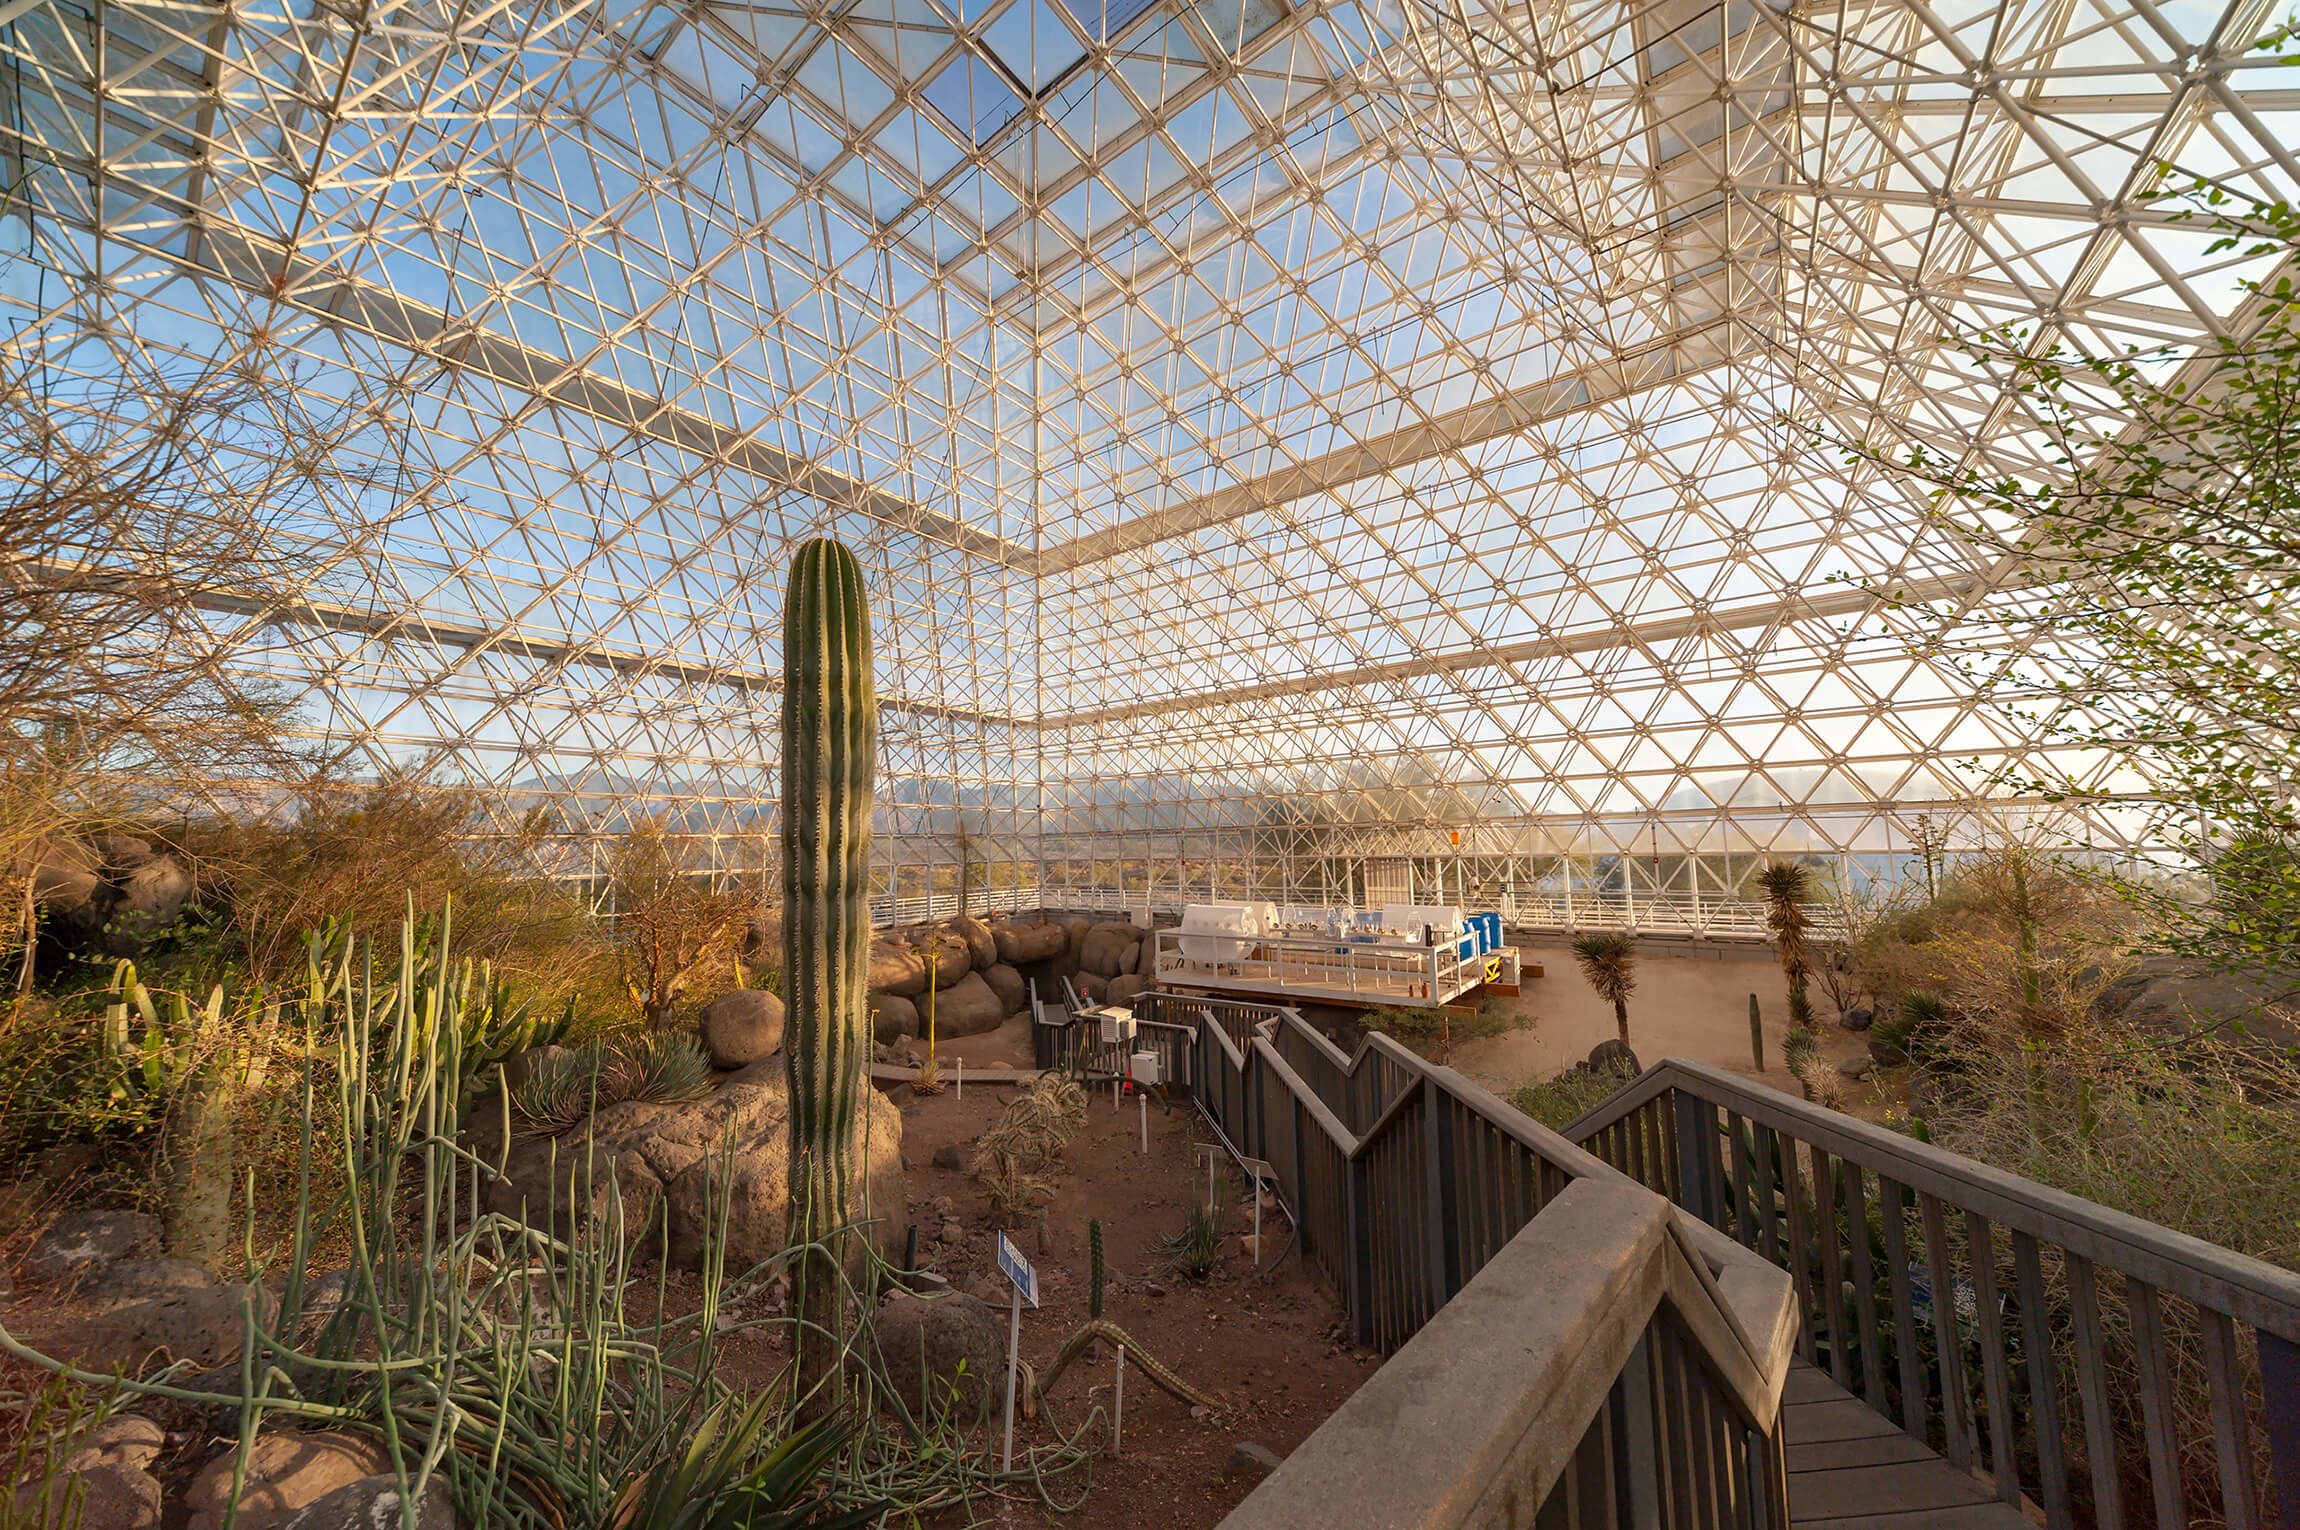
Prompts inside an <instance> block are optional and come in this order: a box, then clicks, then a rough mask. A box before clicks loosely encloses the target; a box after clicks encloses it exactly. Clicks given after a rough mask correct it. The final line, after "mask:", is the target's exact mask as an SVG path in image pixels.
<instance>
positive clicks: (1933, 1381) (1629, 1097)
mask: <svg viewBox="0 0 2300 1530" xmlns="http://www.w3.org/2000/svg"><path fill="white" fill-rule="evenodd" d="M1565 1135H1566V1136H1568V1137H1570V1138H1572V1139H1573V1140H1575V1141H1576V1142H1579V1143H1581V1144H1583V1145H1584V1146H1586V1147H1587V1148H1588V1149H1589V1150H1590V1151H1591V1152H1592V1153H1594V1154H1595V1155H1596V1156H1598V1157H1599V1158H1602V1159H1604V1160H1605V1161H1606V1162H1607V1163H1609V1164H1611V1165H1613V1166H1614V1167H1615V1168H1617V1169H1619V1170H1621V1171H1622V1172H1623V1173H1625V1174H1627V1175H1629V1176H1630V1177H1631V1178H1633V1179H1636V1180H1637V1181H1639V1182H1640V1183H1642V1184H1644V1185H1646V1186H1648V1187H1649V1188H1651V1189H1653V1190H1656V1191H1658V1192H1660V1193H1662V1194H1665V1195H1667V1196H1668V1197H1669V1198H1670V1199H1671V1200H1673V1201H1674V1202H1675V1203H1676V1204H1677V1205H1678V1206H1680V1207H1681V1208H1683V1209H1684V1210H1686V1211H1687V1212H1689V1213H1691V1214H1692V1215H1694V1216H1698V1217H1699V1218H1701V1219H1702V1220H1703V1221H1704V1222H1705V1223H1707V1224H1708V1225H1710V1226H1712V1227H1714V1228H1716V1229H1717V1230H1718V1231H1720V1232H1722V1233H1725V1234H1727V1235H1729V1236H1731V1237H1732V1238H1733V1239H1734V1240H1735V1241H1736V1242H1738V1243H1739V1244H1741V1245H1742V1246H1743V1247H1746V1248H1749V1249H1752V1250H1754V1251H1755V1252H1757V1253H1758V1254H1759V1255H1761V1256H1762V1257H1764V1258H1765V1259H1766V1260H1768V1261H1770V1262H1771V1263H1773V1264H1775V1265H1777V1266H1780V1267H1781V1268H1783V1269H1785V1270H1786V1271H1788V1273H1789V1275H1790V1278H1791V1281H1792V1282H1793V1284H1794V1287H1795V1290H1796V1294H1797V1333H1796V1342H1797V1347H1798V1349H1799V1351H1800V1353H1802V1354H1803V1355H1804V1357H1805V1358H1806V1359H1807V1360H1809V1361H1812V1362H1814V1363H1816V1364H1820V1365H1825V1366H1827V1367H1828V1369H1829V1372H1830V1374H1831V1375H1832V1377H1833V1378H1834V1379H1835V1380H1836V1381H1837V1383H1838V1384H1839V1385H1841V1386H1843V1387H1845V1388H1846V1389H1847V1390H1849V1391H1853V1392H1855V1393H1856V1394H1857V1395H1858V1396H1860V1397H1861V1398H1862V1399H1863V1400H1864V1401H1866V1402H1867V1403H1868V1404H1869V1405H1870V1406H1871V1407H1872V1408H1875V1409H1876V1410H1877V1411H1878V1412H1879V1413H1881V1414H1883V1415H1885V1416H1886V1417H1887V1418H1890V1419H1892V1420H1893V1421H1895V1422H1896V1423H1898V1424H1899V1425H1900V1426H1901V1427H1902V1428H1903V1429H1904V1430H1906V1431H1907V1433H1908V1434H1909V1435H1911V1436H1912V1437H1913V1438H1915V1439H1916V1440H1918V1441H1921V1442H1923V1443H1925V1444H1926V1445H1928V1446H1930V1447H1931V1448H1933V1449H1936V1450H1938V1451H1939V1452H1940V1453H1941V1454H1942V1455H1944V1456H1946V1457H1947V1458H1948V1460H1949V1461H1950V1462H1951V1463H1952V1464H1953V1465H1956V1466H1959V1467H1964V1468H1966V1469H1969V1470H1971V1471H1974V1472H1975V1473H1981V1472H1983V1471H1984V1470H1985V1472H1986V1474H1987V1477H1988V1479H1989V1480H1990V1481H1992V1482H1993V1484H1994V1486H1995V1488H1996V1492H1997V1496H1998V1497H1999V1498H2001V1499H2002V1500H2004V1501H2005V1502H2006V1503H2009V1504H2018V1503H2021V1502H2022V1501H2023V1500H2027V1501H2028V1502H2029V1503H2031V1504H2033V1505H2034V1506H2035V1507H2036V1509H2037V1511H2038V1512H2040V1513H2041V1515H2042V1517H2043V1519H2044V1521H2045V1523H2046V1524H2047V1525H2048V1526H2050V1527H2054V1530H2061V1527H2067V1530H2075V1527H2078V1526H2083V1525H2095V1526H2101V1527H2124V1526H2141V1525H2154V1526H2156V1527H2158V1530H2170V1527H2174V1526H2186V1525H2192V1524H2205V1523H2213V1524H2219V1525H2223V1526H2226V1527H2227V1530H2262V1527H2267V1526H2282V1527H2287V1530H2289V1527H2295V1526H2300V1275H2295V1274H2293V1273H2291V1272H2289V1271H2286V1270H2281V1269H2278V1268H2276V1267H2275V1266H2273V1265H2269V1264H2265V1263H2263V1262H2261V1261H2259V1260H2257V1259H2250V1258H2246V1257H2245V1256H2243V1255H2241V1254H2236V1253H2231V1252H2230V1251H2228V1250H2226V1249H2222V1248H2217V1247H2215V1246H2213V1245H2211V1244H2209V1243H2205V1242H2202V1241H2201V1240H2199V1239H2196V1238H2191V1237H2187V1236H2185V1235H2183V1234H2180V1233H2176V1232H2172V1231H2169V1230H2168V1229H2165V1228H2162V1227H2158V1226H2156V1225H2154V1224H2152V1223H2148V1222H2143V1221H2140V1220H2139V1219H2138V1218H2135V1217H2130V1216H2126V1215H2124V1214H2122V1213H2120V1212H2115V1211H2110V1210H2108V1209H2106V1208H2105V1207H2101V1206H2097V1205H2094V1204H2093V1203H2091V1202H2089V1201H2084V1200H2080V1199H2078V1198H2077V1197H2075V1196H2072V1195H2067V1194H2064V1193H2062V1192H2060V1191H2057V1190H2053V1189H2050V1188H2048V1187H2046V1186H2043V1185H2039V1184H2036V1183H2034V1182H2033V1181H2030V1180H2025V1179H2022V1178H2020V1177H2019V1176H2017V1175H2013V1174H2007V1173H2004V1172H2002V1171H2000V1170H1997V1169H1992V1168H1989V1167H1988V1166H1986V1165H1984V1164H1980V1163H1976V1162H1974V1161H1973V1160H1971V1159H1968V1158H1964V1157H1960V1156H1959V1155H1957V1154H1955V1153H1950V1152H1946V1151H1944V1150H1942V1149H1940V1148H1937V1147H1934V1146H1931V1145H1930V1144H1927V1143H1923V1142H1918V1141H1915V1140H1912V1139H1910V1138H1907V1137H1902V1136H1900V1135H1898V1134H1896V1133H1893V1132H1890V1131H1886V1130H1884V1129H1882V1128H1880V1127H1875V1126H1871V1125H1869V1124H1867V1123H1866V1122H1862V1121H1858V1120H1854V1119H1852V1118H1851V1117H1848V1116H1844V1115H1841V1114H1839V1113H1837V1112H1835V1111H1831V1110H1826V1109H1823V1108H1821V1107H1819V1106H1815V1105H1811V1104H1808V1103H1806V1102H1805V1101H1802V1100H1798V1099H1794V1098H1792V1097H1790V1096H1788V1095H1785V1094H1781V1093H1779V1092H1778V1091H1775V1090H1772V1089H1767V1088H1765V1087H1763V1086H1762V1085H1759V1084H1753V1083H1750V1082H1749V1081H1747V1080H1745V1079H1741V1078H1737V1077H1734V1076H1733V1075H1731V1074H1726V1073H1721V1072H1718V1071H1717V1070H1715V1069H1713V1068H1705V1067H1702V1066H1699V1065H1698V1064H1694V1063H1687V1062H1681V1061H1677V1060H1674V1059H1673V1060H1670V1061H1668V1062H1664V1063H1660V1064H1658V1065H1656V1066H1655V1067H1653V1068H1651V1069H1649V1070H1647V1071H1646V1072H1645V1073H1644V1074H1643V1075H1642V1076H1640V1077H1639V1078H1638V1079H1637V1080H1636V1081H1634V1082H1633V1083H1631V1084H1630V1085H1628V1086H1627V1087H1626V1088H1624V1089H1623V1090H1622V1091H1621V1092H1619V1093H1617V1094H1616V1095H1614V1096H1613V1097H1612V1098H1610V1099H1608V1100H1606V1101H1605V1102H1604V1103H1603V1104H1601V1105H1599V1106H1598V1107H1597V1108H1596V1109H1594V1110H1592V1111H1590V1112H1588V1113H1587V1114H1585V1115H1583V1116H1582V1117H1581V1118H1580V1119H1578V1120H1576V1121H1574V1122H1572V1123H1571V1124H1569V1125H1568V1126H1567V1127H1566V1128H1565ZM2296 1193H2300V1192H2296Z"/></svg>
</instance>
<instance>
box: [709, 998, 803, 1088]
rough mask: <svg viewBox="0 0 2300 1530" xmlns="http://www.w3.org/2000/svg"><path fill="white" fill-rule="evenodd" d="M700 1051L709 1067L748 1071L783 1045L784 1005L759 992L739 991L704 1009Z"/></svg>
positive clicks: (776, 999) (714, 1000) (713, 1002)
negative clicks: (752, 1065)
mask: <svg viewBox="0 0 2300 1530" xmlns="http://www.w3.org/2000/svg"><path fill="white" fill-rule="evenodd" d="M701 1030H702V1036H703V1050H704V1051H706V1052H708V1053H710V1054H711V1066H712V1067H714V1068H720V1069H734V1068H747V1067H749V1066H750V1065H751V1064H752V1063H755V1062H757V1061H758V1060H759V1059H760V1058H762V1057H771V1056H773V1055H774V1053H775V1049H776V1048H777V1047H780V1046H781V1045H782V1044H783V1001H782V1000H781V999H778V998H776V997H775V996H774V995H773V994H771V993H768V992H767V991H766V990H764V989H761V988H738V989H736V990H735V991H734V992H733V993H723V994H720V995H719V996H718V997H717V998H715V999H713V1000H712V1001H711V1002H710V1003H708V1004H706V1005H704V1006H703V1020H702V1026H701Z"/></svg>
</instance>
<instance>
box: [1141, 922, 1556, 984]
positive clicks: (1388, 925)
mask: <svg viewBox="0 0 2300 1530" xmlns="http://www.w3.org/2000/svg"><path fill="white" fill-rule="evenodd" d="M1252 907H1253V906H1251V905H1211V906H1208V905H1194V906H1192V907H1190V908H1187V909H1185V910H1183V914H1182V927H1181V928H1179V929H1171V930H1160V931H1158V932H1157V934H1156V936H1155V947H1154V950H1155V967H1154V969H1153V970H1154V972H1155V973H1156V976H1157V983H1158V986H1159V987H1161V988H1182V989H1190V988H1196V989H1204V990H1207V991H1210V992H1219V993H1237V994H1253V995H1256V996H1268V997H1278V998H1286V999H1294V1000H1304V1001H1309V1002H1313V1003H1324V1004H1362V1005H1366V1006H1369V1007H1371V1006H1387V1007H1392V1008H1400V1009H1421V1008H1429V1007H1433V1006H1437V1005H1444V1004H1454V1003H1458V1002H1460V1001H1462V1000H1464V999H1467V998H1468V997H1470V996H1471V995H1472V994H1473V993H1476V992H1477V991H1478V990H1480V989H1483V990H1485V991H1487V992H1490V993H1495V994H1510V995H1514V994H1516V993H1517V992H1518V991H1519V985H1520V981H1521V974H1522V967H1521V964H1520V962H1519V959H1518V952H1517V948H1516V947H1514V946H1511V945H1508V944H1506V943H1503V942H1501V941H1500V940H1499V938H1498V937H1499V933H1500V932H1499V927H1498V921H1495V922H1494V923H1493V925H1492V926H1491V927H1490V933H1489V932H1488V928H1487V927H1486V926H1482V925H1476V924H1472V923H1469V922H1467V921H1465V920H1464V919H1463V916H1462V913H1461V910H1459V909H1448V908H1438V907H1435V906H1421V905H1393V906H1391V907H1389V908H1386V909H1384V910H1383V911H1381V913H1379V914H1363V915H1349V914H1348V911H1347V910H1341V911H1305V910H1289V911H1287V912H1288V914H1290V915H1292V916H1294V917H1292V918H1279V917H1269V918H1264V917H1262V916H1261V913H1260V911H1259V910H1258V909H1257V910H1254V911H1253V912H1251V913H1249V912H1247V910H1249V909H1251V908H1252ZM1269 913H1270V914H1271V915H1273V916H1274V915H1276V913H1277V911H1276V910H1274V909H1272V910H1269ZM1318 914H1324V915H1325V917H1323V918H1320V917H1317V915H1318Z"/></svg>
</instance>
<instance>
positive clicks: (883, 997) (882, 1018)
mask: <svg viewBox="0 0 2300 1530" xmlns="http://www.w3.org/2000/svg"><path fill="white" fill-rule="evenodd" d="M919 1024H920V1022H919V1018H918V1005H917V1004H916V1003H914V1002H912V1001H911V1000H909V999H906V998H904V997H903V996H902V995H900V994H894V993H874V994H872V995H871V996H870V1028H871V1039H872V1040H874V1041H886V1042H892V1041H897V1040H900V1039H901V1038H902V1037H905V1036H916V1035H917V1034H918V1033H919Z"/></svg>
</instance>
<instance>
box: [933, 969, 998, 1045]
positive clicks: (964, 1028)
mask: <svg viewBox="0 0 2300 1530" xmlns="http://www.w3.org/2000/svg"><path fill="white" fill-rule="evenodd" d="M1008 1013H1009V1011H1008V1009H1007V1007H1006V1004H1005V1001H1004V1000H1002V999H1000V998H999V996H998V994H997V992H996V991H995V990H994V989H992V987H991V986H990V985H989V984H988V983H986V982H984V981H983V980H982V974H980V973H978V972H970V973H968V974H967V975H966V976H965V977H963V978H961V979H959V980H958V982H957V983H956V984H955V985H953V986H952V987H950V988H947V989H944V990H942V991H941V992H939V993H937V994H936V995H935V996H934V1033H935V1035H936V1037H937V1038H938V1039H940V1040H943V1041H949V1040H951V1039H953V1038H955V1037H959V1036H979V1035H981V1034H982V1033H983V1032H985V1031H995V1030H997V1029H998V1028H999V1027H1000V1026H1001V1025H1003V1024H1005V1023H1006V1017H1007V1015H1008Z"/></svg>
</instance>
